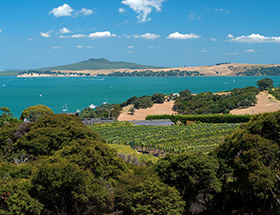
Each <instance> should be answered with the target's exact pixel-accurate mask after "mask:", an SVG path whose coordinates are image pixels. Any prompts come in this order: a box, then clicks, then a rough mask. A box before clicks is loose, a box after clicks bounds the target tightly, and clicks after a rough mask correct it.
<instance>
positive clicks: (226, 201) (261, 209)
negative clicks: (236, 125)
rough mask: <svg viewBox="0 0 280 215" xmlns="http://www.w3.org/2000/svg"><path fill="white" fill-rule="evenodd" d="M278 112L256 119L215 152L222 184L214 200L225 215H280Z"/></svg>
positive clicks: (279, 135) (242, 127) (279, 115)
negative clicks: (219, 193) (236, 214)
mask: <svg viewBox="0 0 280 215" xmlns="http://www.w3.org/2000/svg"><path fill="white" fill-rule="evenodd" d="M279 129H280V112H279V111H278V112H275V113H269V114H262V115H257V116H255V117H254V118H253V119H251V121H250V122H248V123H246V124H243V125H242V126H241V128H240V129H239V130H238V131H236V132H235V133H234V134H232V135H231V136H230V137H229V138H228V139H227V140H226V142H225V143H224V144H222V145H221V146H220V147H219V148H218V149H217V150H216V153H217V156H218V158H219V160H220V165H221V169H220V170H219V175H220V178H221V179H222V182H223V184H224V185H223V191H222V193H221V194H222V195H221V196H219V198H218V199H216V203H219V204H220V205H219V206H216V208H226V209H227V210H228V211H227V213H232V212H233V211H239V213H240V214H279V211H280V197H279V196H280V177H279V176H280V157H279V151H280V134H279Z"/></svg>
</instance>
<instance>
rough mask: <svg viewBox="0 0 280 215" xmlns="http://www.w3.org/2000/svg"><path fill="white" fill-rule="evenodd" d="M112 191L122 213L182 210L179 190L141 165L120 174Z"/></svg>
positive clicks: (175, 213)
mask: <svg viewBox="0 0 280 215" xmlns="http://www.w3.org/2000/svg"><path fill="white" fill-rule="evenodd" d="M114 191H115V195H116V197H115V203H116V209H117V210H118V211H122V212H123V214H124V215H129V214H139V215H148V214H158V215H160V214H167V215H179V214H182V213H183V211H184V205H185V203H184V201H183V200H182V198H181V197H180V195H179V192H178V191H177V190H176V189H175V188H171V187H169V186H168V185H166V184H164V183H162V182H160V181H159V179H158V177H157V176H156V175H154V174H153V173H151V172H149V171H147V169H146V168H143V167H135V168H134V172H131V173H129V174H123V175H121V176H120V177H119V182H118V185H117V187H116V188H115V190H114Z"/></svg>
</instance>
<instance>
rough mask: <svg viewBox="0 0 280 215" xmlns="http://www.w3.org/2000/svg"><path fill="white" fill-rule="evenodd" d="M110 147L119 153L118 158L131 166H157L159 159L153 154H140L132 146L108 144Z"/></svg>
mask: <svg viewBox="0 0 280 215" xmlns="http://www.w3.org/2000/svg"><path fill="white" fill-rule="evenodd" d="M108 146H109V147H110V148H112V149H114V150H115V151H116V152H117V153H118V156H119V157H120V158H121V159H123V160H124V161H125V162H126V163H129V164H133V165H139V166H141V165H144V164H148V165H150V164H155V163H157V161H158V157H155V156H153V155H151V154H142V153H138V152H137V151H136V150H134V149H132V148H131V147H130V146H126V145H120V144H108Z"/></svg>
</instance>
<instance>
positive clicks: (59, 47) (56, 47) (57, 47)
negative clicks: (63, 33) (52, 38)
mask: <svg viewBox="0 0 280 215" xmlns="http://www.w3.org/2000/svg"><path fill="white" fill-rule="evenodd" d="M52 49H63V47H62V46H53V47H52Z"/></svg>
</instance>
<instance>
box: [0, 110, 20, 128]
mask: <svg viewBox="0 0 280 215" xmlns="http://www.w3.org/2000/svg"><path fill="white" fill-rule="evenodd" d="M0 110H1V111H3V114H2V116H1V115H0V127H1V126H3V125H6V124H9V123H10V122H18V119H17V118H13V114H12V113H11V111H10V109H9V108H8V107H1V108H0Z"/></svg>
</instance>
